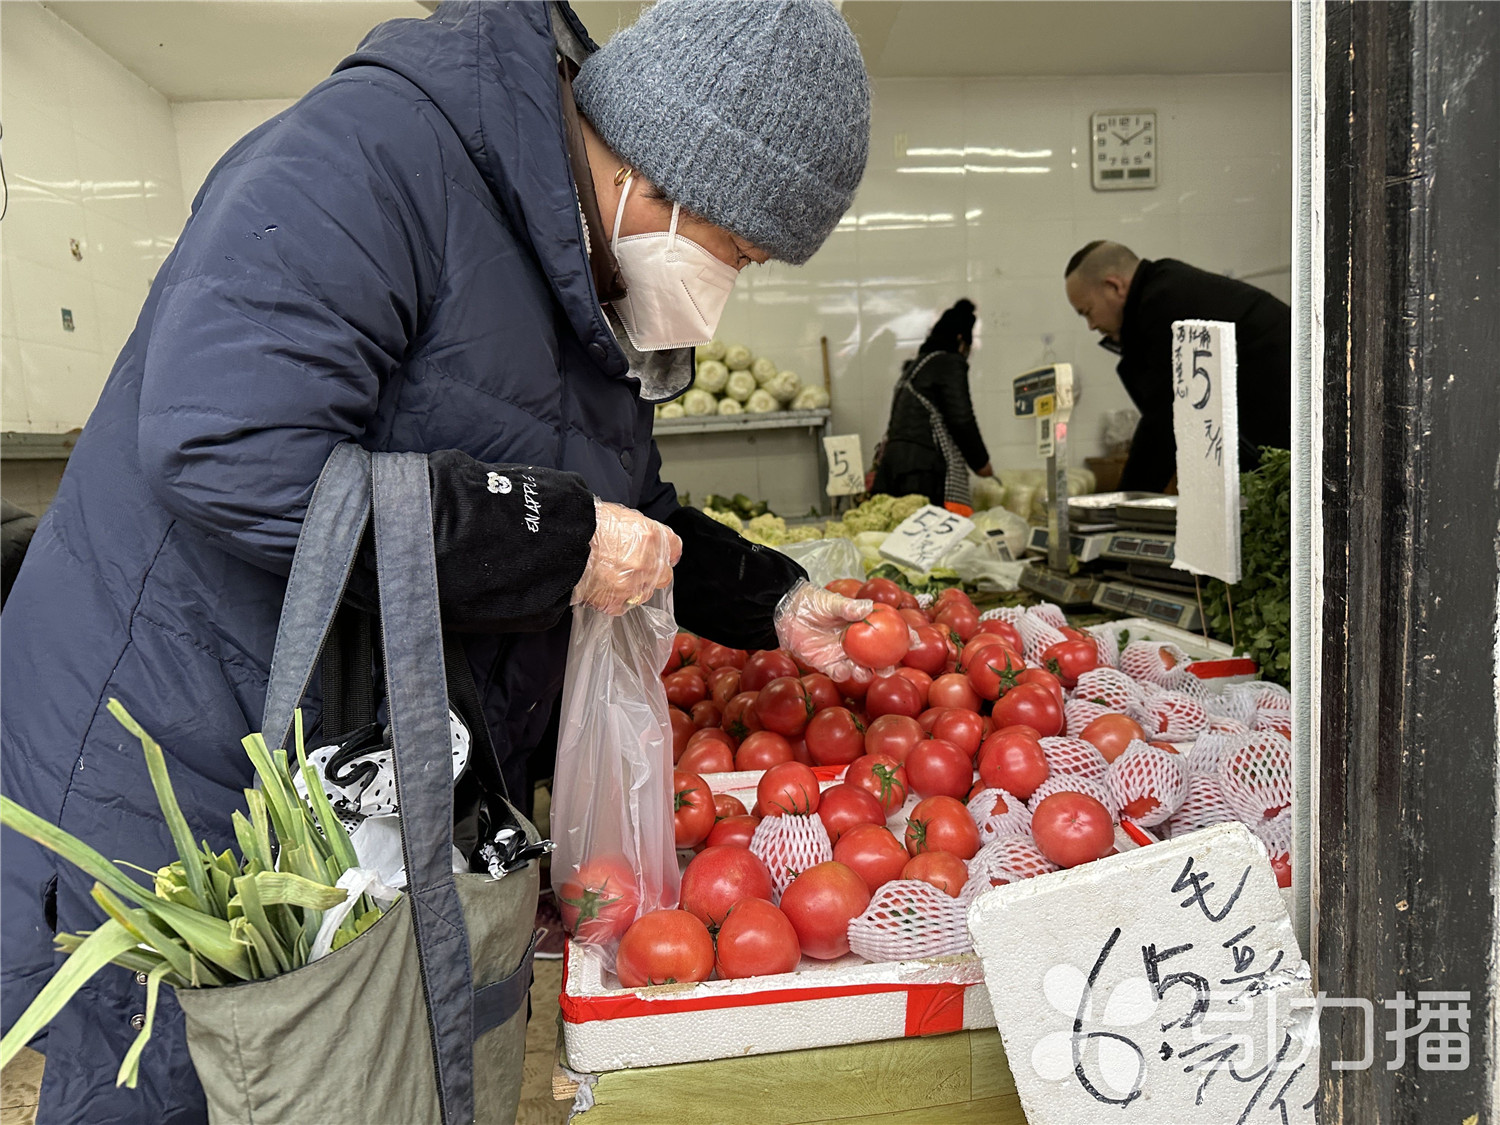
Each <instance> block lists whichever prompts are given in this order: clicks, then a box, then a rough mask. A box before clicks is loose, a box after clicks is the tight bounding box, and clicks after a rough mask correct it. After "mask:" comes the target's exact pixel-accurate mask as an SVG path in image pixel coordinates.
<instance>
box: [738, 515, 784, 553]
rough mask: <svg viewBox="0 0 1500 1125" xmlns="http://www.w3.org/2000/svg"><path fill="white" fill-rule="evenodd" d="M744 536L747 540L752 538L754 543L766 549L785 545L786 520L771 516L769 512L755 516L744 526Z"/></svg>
mask: <svg viewBox="0 0 1500 1125" xmlns="http://www.w3.org/2000/svg"><path fill="white" fill-rule="evenodd" d="M745 535H746V537H747V538H751V537H753V538H754V539H755V540H756V542H758V543H763V544H764V545H766V546H767V547H774V546H776V545H777V544H778V543H785V542H787V535H786V520H784V519H782V518H781V517H780V516H773V515H772V514H771V513H770V512H767V513H766V514H765V515H761V516H756V517H755V518H754V519H753V520H751V521H750V522H749V523H747V524H746V525H745Z"/></svg>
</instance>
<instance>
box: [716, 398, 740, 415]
mask: <svg viewBox="0 0 1500 1125" xmlns="http://www.w3.org/2000/svg"><path fill="white" fill-rule="evenodd" d="M719 413H720V414H743V413H745V408H744V407H743V406H741V405H740V404H739V402H738V401H737V400H736V399H732V398H721V399H720V400H719Z"/></svg>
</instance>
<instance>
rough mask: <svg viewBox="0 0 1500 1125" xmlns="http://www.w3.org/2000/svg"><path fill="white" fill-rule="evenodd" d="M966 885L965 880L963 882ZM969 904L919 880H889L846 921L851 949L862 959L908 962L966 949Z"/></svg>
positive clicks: (967, 942)
mask: <svg viewBox="0 0 1500 1125" xmlns="http://www.w3.org/2000/svg"><path fill="white" fill-rule="evenodd" d="M964 887H965V889H967V888H968V884H967V883H965V884H964ZM966 908H967V903H966V902H964V901H963V900H962V899H961V898H954V897H953V896H952V895H950V894H948V893H947V892H946V891H940V890H938V889H937V888H936V887H934V886H933V885H932V884H931V883H924V882H922V881H921V880H920V879H892V880H891V881H890V882H889V883H886V884H885V886H883V887H881V888H880V889H879V890H877V891H876V892H875V895H874V897H872V898H871V899H870V905H869V906H868V907H866V908H865V912H864V913H863V914H861V915H860V916H859V917H858V918H854V919H851V920H850V922H849V948H850V949H852V950H853V951H854V952H855V953H858V954H859V955H860V956H861V957H863V958H864V959H865V960H866V961H912V960H915V959H917V958H919V957H943V956H946V955H947V954H951V953H962V952H964V951H965V950H967V949H969V948H970V945H971V943H970V941H969V927H968V924H967V920H966V918H965V910H966Z"/></svg>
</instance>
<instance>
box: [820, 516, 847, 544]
mask: <svg viewBox="0 0 1500 1125" xmlns="http://www.w3.org/2000/svg"><path fill="white" fill-rule="evenodd" d="M823 538H824V539H853V538H854V536H853V535H852V534H851V533H850V531H849V528H848V527H847V526H846V525H845V524H844V521H843V520H829V521H828V522H827V523H825V524H824V525H823Z"/></svg>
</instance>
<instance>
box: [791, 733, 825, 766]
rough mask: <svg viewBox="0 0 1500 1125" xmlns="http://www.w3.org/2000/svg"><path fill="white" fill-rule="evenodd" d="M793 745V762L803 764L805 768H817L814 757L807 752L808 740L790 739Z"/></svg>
mask: <svg viewBox="0 0 1500 1125" xmlns="http://www.w3.org/2000/svg"><path fill="white" fill-rule="evenodd" d="M787 741H788V742H790V743H791V744H792V761H794V762H801V763H802V764H803V765H804V766H815V765H817V764H818V763H817V762H815V761H813V759H812V755H811V754H809V753H808V752H807V740H806V739H805V738H795V739H788V740H787Z"/></svg>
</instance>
